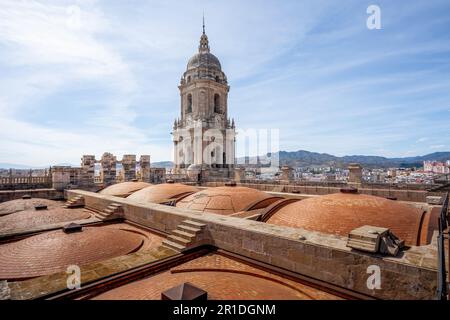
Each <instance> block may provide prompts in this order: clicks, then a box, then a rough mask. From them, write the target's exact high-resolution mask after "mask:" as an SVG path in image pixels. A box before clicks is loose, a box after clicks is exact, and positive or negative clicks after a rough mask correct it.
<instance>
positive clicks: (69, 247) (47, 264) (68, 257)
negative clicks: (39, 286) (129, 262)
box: [0, 227, 144, 279]
mask: <svg viewBox="0 0 450 320" xmlns="http://www.w3.org/2000/svg"><path fill="white" fill-rule="evenodd" d="M143 241H144V237H143V236H142V235H140V234H137V233H135V232H131V231H126V230H123V229H117V228H109V227H86V228H84V229H83V231H82V232H75V233H70V234H66V233H64V232H63V231H61V230H57V231H51V232H46V233H43V234H39V235H36V236H32V237H30V238H26V239H24V240H20V241H17V242H13V243H8V244H4V245H2V246H0V261H1V263H0V279H21V278H31V277H37V276H42V275H48V274H52V273H56V272H61V271H65V270H66V269H67V266H69V265H79V266H81V265H85V264H89V263H93V262H97V261H102V260H106V259H109V258H113V257H117V256H121V255H125V254H128V253H130V252H133V251H134V250H137V249H138V248H139V247H140V246H141V245H142V243H143Z"/></svg>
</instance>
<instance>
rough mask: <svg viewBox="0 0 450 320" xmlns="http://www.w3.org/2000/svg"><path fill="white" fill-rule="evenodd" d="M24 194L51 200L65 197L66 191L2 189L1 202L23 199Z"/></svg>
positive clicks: (0, 192)
mask: <svg viewBox="0 0 450 320" xmlns="http://www.w3.org/2000/svg"><path fill="white" fill-rule="evenodd" d="M24 195H30V196H31V197H32V198H43V199H51V200H62V199H64V192H63V191H58V190H55V189H33V190H2V191H0V203H1V202H5V201H10V200H16V199H21V198H22V197H23V196H24Z"/></svg>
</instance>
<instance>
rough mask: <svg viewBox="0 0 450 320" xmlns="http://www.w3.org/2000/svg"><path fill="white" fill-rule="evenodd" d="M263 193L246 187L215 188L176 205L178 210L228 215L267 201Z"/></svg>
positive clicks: (189, 197)
mask: <svg viewBox="0 0 450 320" xmlns="http://www.w3.org/2000/svg"><path fill="white" fill-rule="evenodd" d="M269 198H271V196H270V195H269V194H267V193H265V192H262V191H259V190H256V189H251V188H246V187H236V186H234V187H229V186H225V187H215V188H208V189H206V190H202V191H199V192H196V193H194V194H191V195H190V196H188V197H186V198H184V199H182V200H181V201H179V202H178V203H177V207H179V208H187V209H192V210H197V211H203V212H212V213H218V214H223V215H230V214H233V213H236V212H239V211H242V210H244V209H245V208H247V207H248V206H249V205H251V204H253V203H256V202H258V201H262V200H264V199H269Z"/></svg>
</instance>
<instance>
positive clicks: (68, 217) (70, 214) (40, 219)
mask: <svg viewBox="0 0 450 320" xmlns="http://www.w3.org/2000/svg"><path fill="white" fill-rule="evenodd" d="M90 216H91V214H90V213H89V212H88V211H86V210H84V209H65V208H62V207H59V208H58V207H56V208H53V209H48V210H27V211H21V212H16V213H12V214H9V215H6V216H3V217H0V233H4V232H11V231H17V230H30V229H33V228H39V227H43V226H46V225H52V224H56V223H60V222H70V221H76V220H83V219H88V218H89V217H90Z"/></svg>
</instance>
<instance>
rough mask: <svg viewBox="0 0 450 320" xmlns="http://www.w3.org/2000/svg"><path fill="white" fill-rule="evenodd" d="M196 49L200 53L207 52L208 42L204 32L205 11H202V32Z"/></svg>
mask: <svg viewBox="0 0 450 320" xmlns="http://www.w3.org/2000/svg"><path fill="white" fill-rule="evenodd" d="M198 51H199V52H200V53H205V52H209V42H208V36H207V35H206V32H205V13H204V12H203V34H202V36H201V37H200V46H199V47H198Z"/></svg>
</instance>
